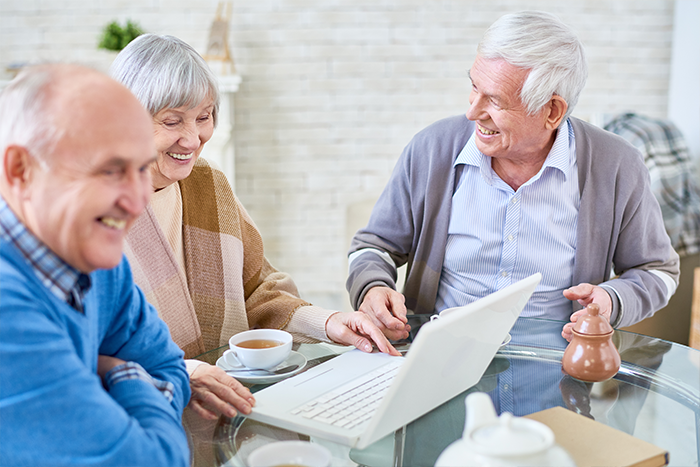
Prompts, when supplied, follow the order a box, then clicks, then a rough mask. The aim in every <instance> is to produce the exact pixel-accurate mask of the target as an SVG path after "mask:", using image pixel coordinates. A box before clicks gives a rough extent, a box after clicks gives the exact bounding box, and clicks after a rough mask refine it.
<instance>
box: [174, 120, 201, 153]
mask: <svg viewBox="0 0 700 467" xmlns="http://www.w3.org/2000/svg"><path fill="white" fill-rule="evenodd" d="M177 144H179V145H180V146H182V148H183V149H187V150H189V151H196V150H197V149H198V148H199V145H200V144H201V140H200V137H199V128H197V124H196V123H195V122H191V123H188V124H187V125H185V126H184V128H183V130H182V133H181V134H180V139H178V140H177Z"/></svg>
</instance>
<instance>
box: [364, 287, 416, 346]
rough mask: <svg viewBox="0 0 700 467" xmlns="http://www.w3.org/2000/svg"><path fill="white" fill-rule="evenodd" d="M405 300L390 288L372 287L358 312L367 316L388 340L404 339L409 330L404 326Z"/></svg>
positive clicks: (405, 320)
mask: <svg viewBox="0 0 700 467" xmlns="http://www.w3.org/2000/svg"><path fill="white" fill-rule="evenodd" d="M405 300H406V299H405V298H404V296H403V294H400V293H399V292H397V291H396V290H394V289H392V288H391V287H372V288H371V289H369V291H367V294H365V298H364V300H362V304H361V305H360V308H359V311H361V312H363V313H364V314H366V315H367V316H369V318H370V319H371V320H372V322H373V323H374V325H375V326H377V327H378V328H379V329H380V330H381V331H382V332H383V333H384V335H385V336H386V337H388V338H389V339H392V340H399V339H405V338H407V337H408V332H409V331H410V330H411V326H409V325H408V324H406V323H407V322H408V320H407V319H406V305H405V304H404V302H405Z"/></svg>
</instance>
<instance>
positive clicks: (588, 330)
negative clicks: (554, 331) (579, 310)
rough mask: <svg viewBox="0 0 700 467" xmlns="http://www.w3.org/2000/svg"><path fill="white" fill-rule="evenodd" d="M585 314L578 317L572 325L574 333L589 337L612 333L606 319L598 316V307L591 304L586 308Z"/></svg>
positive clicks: (595, 304)
mask: <svg viewBox="0 0 700 467" xmlns="http://www.w3.org/2000/svg"><path fill="white" fill-rule="evenodd" d="M586 311H587V314H585V315H582V316H581V317H579V319H578V321H576V324H575V325H574V331H576V332H578V333H579V334H587V335H591V336H600V335H605V334H609V333H611V332H612V331H613V327H612V326H611V325H610V323H609V322H608V320H607V319H605V317H604V316H602V315H601V314H600V306H598V304H597V303H591V304H589V305H588V306H587V307H586Z"/></svg>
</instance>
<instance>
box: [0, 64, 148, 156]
mask: <svg viewBox="0 0 700 467" xmlns="http://www.w3.org/2000/svg"><path fill="white" fill-rule="evenodd" d="M115 104H116V107H117V108H118V109H120V111H124V110H126V109H128V110H129V111H131V112H133V113H134V116H135V117H141V118H140V121H141V123H142V124H146V122H148V123H147V125H150V117H149V116H148V114H147V112H145V111H143V112H142V109H141V107H142V106H141V105H140V104H139V103H138V101H137V100H136V99H135V98H134V96H132V94H131V92H130V91H129V90H128V89H126V88H125V87H123V86H122V85H120V84H119V83H117V82H116V81H114V80H112V79H110V78H109V77H107V76H105V75H104V74H102V73H100V72H98V71H96V70H93V69H91V68H87V67H83V66H79V65H69V64H51V65H38V66H33V67H29V68H26V69H24V70H22V72H21V73H20V74H19V75H18V76H17V78H15V79H14V80H13V81H12V82H11V83H10V84H9V85H8V86H7V87H6V88H5V89H4V90H3V92H2V93H1V94H0V151H3V152H4V150H5V148H6V147H7V146H9V145H12V144H16V145H19V146H23V147H26V148H28V149H30V150H31V151H32V153H33V154H34V155H35V157H38V158H41V159H45V158H46V157H48V156H50V155H51V152H52V151H51V149H52V148H53V146H54V145H55V143H56V142H57V141H58V140H59V139H60V138H61V137H62V136H64V135H65V134H66V133H75V132H81V131H84V129H85V126H84V125H85V124H86V123H87V124H89V122H90V118H91V116H95V115H94V114H95V113H101V115H100V116H99V117H98V118H99V119H111V118H112V116H111V115H110V111H111V110H116V109H115ZM90 114H93V115H90ZM138 114H143V116H140V115H138ZM146 118H148V120H146ZM86 119H87V121H86ZM137 120H138V118H137Z"/></svg>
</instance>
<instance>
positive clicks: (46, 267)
mask: <svg viewBox="0 0 700 467" xmlns="http://www.w3.org/2000/svg"><path fill="white" fill-rule="evenodd" d="M0 238H1V239H2V240H5V241H7V242H9V243H11V244H13V245H14V246H15V247H16V248H17V249H18V250H19V251H20V253H21V254H22V256H24V258H25V259H26V260H27V262H28V263H29V265H30V266H31V268H32V271H33V272H34V274H35V275H36V276H37V277H38V278H39V280H40V281H41V283H42V284H44V286H46V288H48V289H49V290H50V291H51V293H53V294H54V295H55V296H56V297H58V299H60V300H62V301H66V302H69V303H71V305H72V306H74V307H75V306H76V305H78V304H76V303H75V300H76V297H75V296H74V295H73V293H77V294H78V298H79V299H80V300H82V297H83V296H84V294H85V293H87V291H88V290H89V289H90V276H89V275H87V274H84V273H82V272H80V271H79V270H77V269H75V268H74V267H72V266H71V265H69V264H68V263H66V262H65V261H63V260H62V259H61V258H60V257H59V256H58V255H56V253H54V252H53V251H51V250H50V249H49V247H48V246H46V244H44V242H42V241H41V240H39V239H38V238H37V237H36V236H35V235H34V234H33V233H32V232H31V231H30V230H29V229H27V227H26V226H25V225H24V224H23V223H22V222H21V221H20V220H19V219H18V218H17V216H15V213H14V212H12V209H10V207H9V206H8V205H7V203H6V202H5V200H4V199H3V198H2V197H0ZM74 291H75V292H74Z"/></svg>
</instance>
